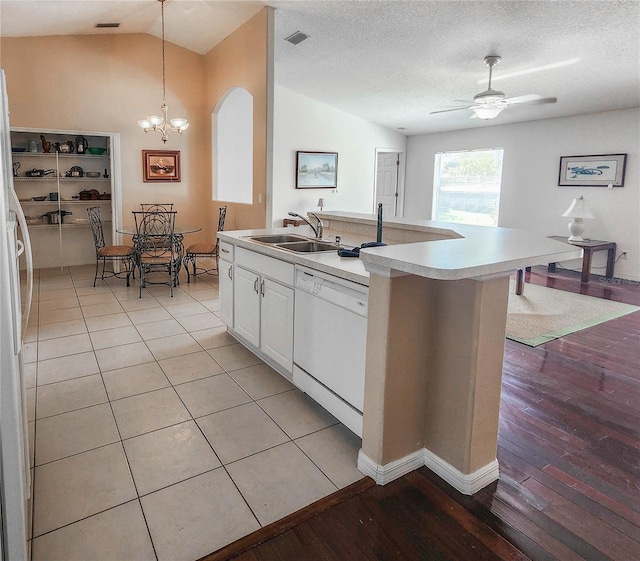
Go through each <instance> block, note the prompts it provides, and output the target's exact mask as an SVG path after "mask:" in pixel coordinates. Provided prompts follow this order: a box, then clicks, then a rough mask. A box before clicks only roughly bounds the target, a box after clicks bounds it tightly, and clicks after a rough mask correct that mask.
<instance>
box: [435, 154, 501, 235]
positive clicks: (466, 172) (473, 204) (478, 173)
mask: <svg viewBox="0 0 640 561" xmlns="http://www.w3.org/2000/svg"><path fill="white" fill-rule="evenodd" d="M503 152H504V150H503V149H502V148H495V149H491V150H471V151H465V152H442V153H439V154H436V161H435V166H434V176H433V195H434V203H433V213H432V218H433V220H442V221H444V222H458V223H462V224H476V225H480V226H497V225H498V211H499V207H500V186H501V184H502V156H503Z"/></svg>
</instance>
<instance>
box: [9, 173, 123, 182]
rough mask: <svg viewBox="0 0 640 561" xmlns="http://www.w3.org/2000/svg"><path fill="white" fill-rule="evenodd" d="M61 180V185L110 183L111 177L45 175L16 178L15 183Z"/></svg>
mask: <svg viewBox="0 0 640 561" xmlns="http://www.w3.org/2000/svg"><path fill="white" fill-rule="evenodd" d="M54 179H60V182H61V183H67V182H71V181H73V182H75V181H89V182H91V181H110V179H111V178H110V177H60V178H58V177H56V176H55V175H44V176H42V177H14V178H13V180H14V181H53V180H54Z"/></svg>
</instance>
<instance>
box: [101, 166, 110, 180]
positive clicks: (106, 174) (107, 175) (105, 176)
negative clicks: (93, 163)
mask: <svg viewBox="0 0 640 561" xmlns="http://www.w3.org/2000/svg"><path fill="white" fill-rule="evenodd" d="M102 177H104V178H105V179H109V174H108V173H107V168H104V174H103V176H102Z"/></svg>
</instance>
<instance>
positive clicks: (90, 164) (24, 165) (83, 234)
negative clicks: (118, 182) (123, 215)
mask: <svg viewBox="0 0 640 561" xmlns="http://www.w3.org/2000/svg"><path fill="white" fill-rule="evenodd" d="M41 135H43V136H44V137H45V139H46V140H47V141H48V142H50V147H49V146H44V145H43V144H44V143H43V142H42V140H41ZM117 137H118V135H115V134H112V133H97V132H86V131H53V130H37V131H36V130H34V129H20V128H12V129H11V146H12V160H13V182H14V188H15V191H16V193H17V195H18V199H19V200H20V204H21V205H22V207H23V211H24V214H25V216H26V217H27V227H28V228H29V232H30V237H31V243H32V250H33V260H34V267H35V268H50V267H62V266H70V265H81V264H88V263H93V262H95V248H94V243H93V237H92V235H91V231H90V229H89V227H88V226H89V224H88V220H87V212H86V209H87V208H88V207H91V206H100V209H101V215H102V220H103V223H104V226H105V228H104V230H105V232H104V233H105V236H106V237H107V240H106V241H107V243H115V242H114V241H112V239H113V240H115V239H116V234H115V225H114V223H113V216H114V215H115V216H118V213H117V209H118V208H119V190H118V189H116V188H114V186H115V182H114V171H115V168H117V165H118V163H117V161H116V158H117V156H118V154H117V152H118V138H117ZM78 141H82V143H83V145H84V146H83V147H84V148H85V150H84V152H81V153H77V146H78ZM58 143H59V144H60V145H61V144H66V147H68V146H71V145H73V151H72V152H71V153H67V152H60V151H59V149H57V145H58ZM87 147H96V148H102V149H103V150H104V152H103V153H102V154H100V155H95V154H90V153H88V152H86V148H87ZM44 148H49V151H48V152H45V151H44ZM34 150H35V151H34ZM34 170H35V172H34ZM28 172H31V173H30V174H28ZM32 173H35V174H40V175H38V176H36V177H32V176H30V175H31V174H32ZM45 173H46V175H45ZM87 173H91V174H92V175H94V174H98V175H97V176H96V177H87V176H86V174H87ZM81 192H83V197H82V199H80V196H81V195H80V193H81ZM89 197H90V198H89ZM36 199H42V200H36ZM52 213H53V214H54V216H53V217H50V216H51V214H52ZM53 232H55V234H54V235H52V233H53ZM109 234H111V236H109Z"/></svg>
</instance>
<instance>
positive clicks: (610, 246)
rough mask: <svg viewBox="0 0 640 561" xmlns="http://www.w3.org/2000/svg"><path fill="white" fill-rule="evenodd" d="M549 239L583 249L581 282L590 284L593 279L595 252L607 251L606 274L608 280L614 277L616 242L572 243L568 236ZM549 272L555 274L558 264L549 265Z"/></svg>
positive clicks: (591, 241) (588, 241)
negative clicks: (592, 259)
mask: <svg viewBox="0 0 640 561" xmlns="http://www.w3.org/2000/svg"><path fill="white" fill-rule="evenodd" d="M549 238H551V239H552V240H557V241H559V242H565V243H568V244H570V245H575V246H576V247H580V248H582V250H583V253H582V277H581V278H580V282H589V278H590V277H591V257H592V256H593V253H594V252H595V251H607V270H606V272H605V276H606V277H607V278H608V279H610V278H612V277H613V267H614V265H615V261H616V243H615V242H606V241H603V240H584V241H581V242H573V241H572V242H570V241H569V239H568V238H567V237H566V236H549ZM547 270H548V271H549V272H550V273H553V272H555V270H556V264H555V263H549V265H548V269H547Z"/></svg>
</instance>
